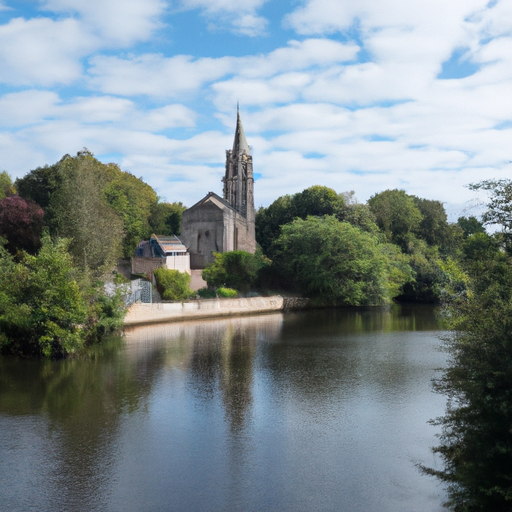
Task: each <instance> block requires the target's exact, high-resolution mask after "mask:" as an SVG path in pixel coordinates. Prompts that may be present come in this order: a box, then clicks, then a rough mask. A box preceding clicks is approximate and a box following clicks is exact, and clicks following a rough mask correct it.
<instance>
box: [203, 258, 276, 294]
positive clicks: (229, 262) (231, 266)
mask: <svg viewBox="0 0 512 512" xmlns="http://www.w3.org/2000/svg"><path fill="white" fill-rule="evenodd" d="M213 255H214V256H215V261H214V262H213V263H210V264H209V265H208V266H207V267H206V268H205V269H204V270H203V279H204V280H205V281H206V282H207V283H208V286H209V287H214V288H216V287H219V286H228V287H232V288H235V289H237V290H240V291H242V292H244V293H246V292H247V291H249V289H250V288H251V287H252V286H253V285H254V284H255V282H256V279H257V278H258V272H259V270H260V269H261V268H263V267H264V266H266V265H268V264H269V263H270V262H269V260H267V259H266V258H264V257H263V256H261V255H256V254H251V253H249V252H245V251H229V252H224V253H218V252H215V253H213Z"/></svg>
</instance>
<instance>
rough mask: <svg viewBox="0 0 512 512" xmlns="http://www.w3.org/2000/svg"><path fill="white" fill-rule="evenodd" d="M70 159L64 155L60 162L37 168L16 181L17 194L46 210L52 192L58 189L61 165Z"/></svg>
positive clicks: (60, 178)
mask: <svg viewBox="0 0 512 512" xmlns="http://www.w3.org/2000/svg"><path fill="white" fill-rule="evenodd" d="M70 158H71V157H70V156H69V155H64V156H63V157H62V158H61V160H60V161H59V162H57V163H55V164H53V165H50V166H49V165H45V166H44V167H37V168H36V169H34V170H32V171H30V172H29V173H28V174H27V175H25V176H24V177H23V178H18V179H17V180H16V184H15V185H16V189H17V191H18V194H19V195H20V196H21V197H23V198H24V199H30V200H32V201H34V202H36V203H37V204H38V205H39V206H40V207H41V208H43V209H44V210H46V208H48V206H49V204H50V200H51V197H52V195H53V194H54V192H56V191H57V190H58V188H59V187H60V183H61V180H62V173H61V165H62V163H63V162H66V161H67V160H68V159H70Z"/></svg>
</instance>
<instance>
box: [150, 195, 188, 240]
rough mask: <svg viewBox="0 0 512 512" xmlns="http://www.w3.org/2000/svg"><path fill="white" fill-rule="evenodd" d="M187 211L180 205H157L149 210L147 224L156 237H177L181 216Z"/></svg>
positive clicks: (179, 230)
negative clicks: (149, 214)
mask: <svg viewBox="0 0 512 512" xmlns="http://www.w3.org/2000/svg"><path fill="white" fill-rule="evenodd" d="M186 209H187V207H186V206H184V205H183V204H182V203H157V204H155V205H154V206H153V208H152V210H151V216H150V218H149V224H150V226H151V230H152V232H153V233H156V234H158V235H179V234H180V232H181V214H182V213H183V212H184V211H185V210H186Z"/></svg>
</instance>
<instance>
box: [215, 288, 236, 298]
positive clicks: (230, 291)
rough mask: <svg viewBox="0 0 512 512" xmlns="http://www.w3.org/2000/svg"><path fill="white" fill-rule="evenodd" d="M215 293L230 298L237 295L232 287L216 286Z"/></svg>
mask: <svg viewBox="0 0 512 512" xmlns="http://www.w3.org/2000/svg"><path fill="white" fill-rule="evenodd" d="M217 295H218V296H219V297H225V298H231V297H236V296H237V295H238V292H237V291H236V290H233V288H224V287H221V288H217Z"/></svg>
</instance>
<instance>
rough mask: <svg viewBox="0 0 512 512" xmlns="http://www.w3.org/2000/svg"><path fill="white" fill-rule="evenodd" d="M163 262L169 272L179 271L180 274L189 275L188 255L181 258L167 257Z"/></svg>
mask: <svg viewBox="0 0 512 512" xmlns="http://www.w3.org/2000/svg"><path fill="white" fill-rule="evenodd" d="M165 260H166V263H165V265H166V266H167V268H168V269H169V270H179V271H180V272H186V273H187V274H190V254H189V253H187V254H184V255H182V256H167V257H166V258H165Z"/></svg>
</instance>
